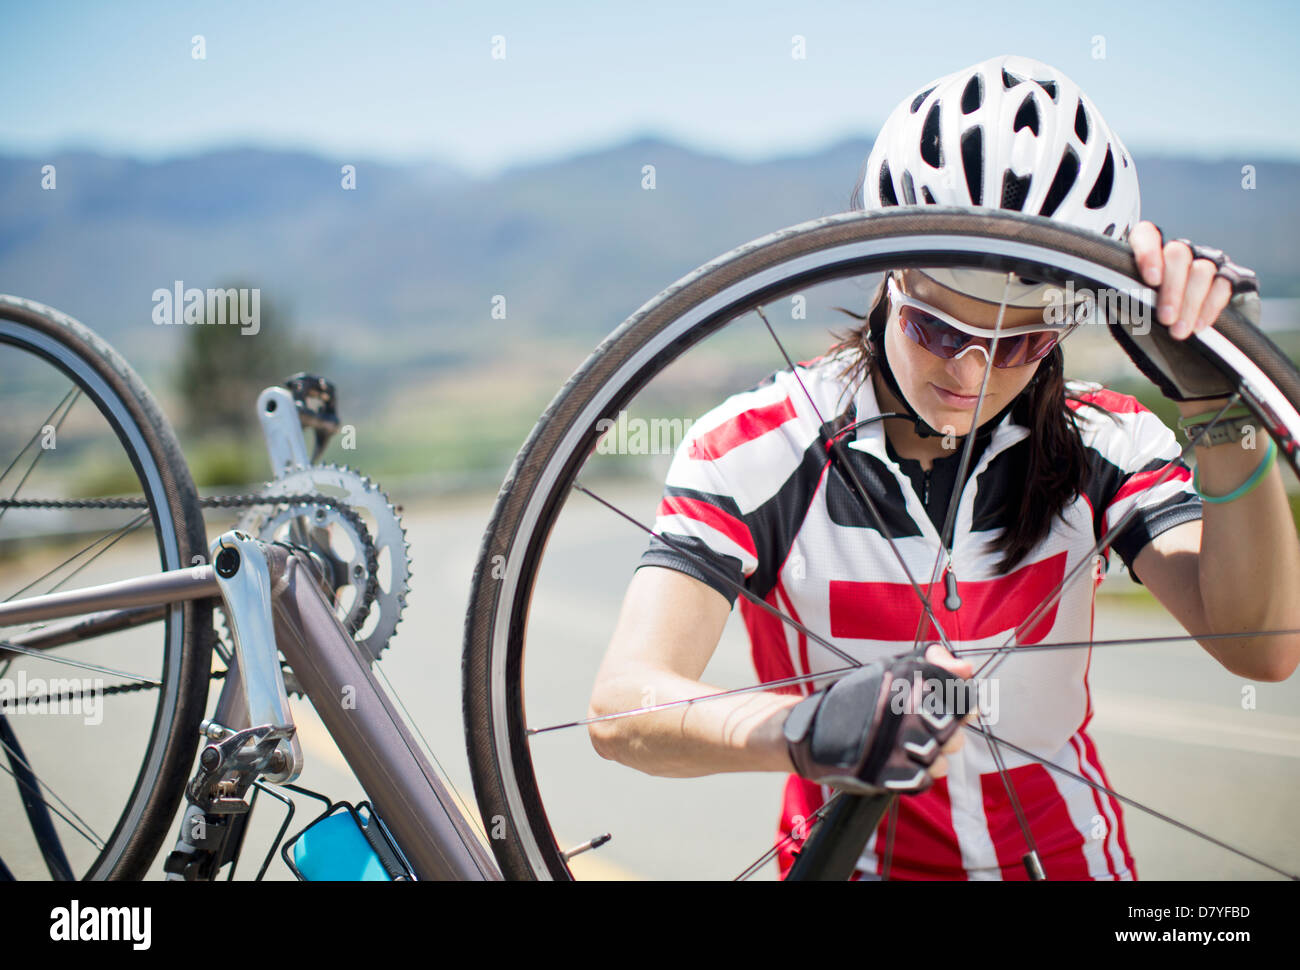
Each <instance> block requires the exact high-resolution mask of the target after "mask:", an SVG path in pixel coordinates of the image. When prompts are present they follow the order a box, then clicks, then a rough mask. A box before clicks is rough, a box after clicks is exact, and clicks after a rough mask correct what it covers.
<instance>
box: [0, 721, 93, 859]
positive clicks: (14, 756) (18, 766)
mask: <svg viewBox="0 0 1300 970" xmlns="http://www.w3.org/2000/svg"><path fill="white" fill-rule="evenodd" d="M5 720H6V721H7V720H8V719H7V718H6V719H5ZM14 740H15V741H16V740H17V739H16V738H15V739H14ZM0 747H3V748H4V749H5V753H6V754H7V755H8V757H9V763H10V764H11V765H14V768H13V770H11V769H9V768H6V767H5V766H4V765H0V769H2V770H3V771H5V772H6V773H7V774H8V775H9V776H10V777H11V778H13V779H14V780H15V781H16V782H18V785H19V787H21V788H23V789H24V790H25V791H27V792H28V793H29V794H30V795H31V796H32V797H33V798H36V799H38V800H39V801H40V802H41V803H42V804H44V805H45V807H46V808H48V809H49V810H50V811H51V812H53V813H54V814H55V815H57V816H59V818H61V819H63V820H64V821H65V822H67V823H68V824H69V825H70V826H72V830H73V831H74V832H76V833H77V834H78V835H80V836H81V837H82V838H83V839H85V840H86V841H87V842H89V843H90V844H91V845H93V846H94V847H95V848H97V849H103V848H104V840H103V839H102V838H100V837H99V835H98V834H96V832H95V830H94V829H93V828H91V826H90V823H88V822H87V821H86V820H85V819H83V818H82V817H81V816H80V815H79V814H78V813H77V812H75V811H73V810H72V808H71V806H69V805H68V803H67V802H65V801H64V800H63V799H62V798H60V797H59V796H58V794H57V793H56V792H55V791H54V789H53V788H51V787H50V786H49V785H48V784H46V782H44V781H43V780H41V778H40V776H39V775H37V774H36V772H35V771H33V770H32V766H31V764H30V763H28V761H27V759H26V758H25V757H23V753H22V751H21V750H20V749H18V750H16V745H11V744H10V743H9V742H8V741H7V740H6V739H5V738H4V737H0ZM19 771H22V772H23V774H24V775H25V776H27V777H30V778H31V779H32V781H30V782H29V781H26V780H25V778H20V777H19V775H18V772H19ZM41 788H43V789H45V790H46V791H48V792H49V793H50V796H51V797H52V798H53V799H54V801H56V802H58V803H59V805H61V806H63V808H64V809H66V810H67V811H66V813H65V812H63V811H60V810H59V808H57V807H56V806H55V805H53V804H52V803H51V802H50V801H49V800H48V799H46V798H45V796H44V795H42V794H41V793H40V789H41ZM69 816H71V817H69ZM74 819H75V821H74Z"/></svg>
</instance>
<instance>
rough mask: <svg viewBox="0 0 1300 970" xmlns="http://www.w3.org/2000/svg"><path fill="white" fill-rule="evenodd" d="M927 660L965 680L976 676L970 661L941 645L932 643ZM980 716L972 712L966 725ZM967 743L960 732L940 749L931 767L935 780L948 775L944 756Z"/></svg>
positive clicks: (963, 733)
mask: <svg viewBox="0 0 1300 970" xmlns="http://www.w3.org/2000/svg"><path fill="white" fill-rule="evenodd" d="M925 659H926V660H928V661H930V663H932V664H934V665H935V666H936V667H942V668H943V669H944V670H946V671H948V673H950V674H956V675H957V676H958V677H961V678H963V679H969V678H970V677H972V676H973V675H974V670H973V668H972V667H971V665H970V662H969V661H967V660H958V659H957V658H956V657H954V656H953V655H952V654H951V653H949V652H948V651H947V650H946V649H945V648H944V647H943V645H942V644H939V643H932V644H930V646H929V647H927V648H926V651H925ZM978 716H979V715H978V713H977V712H976V711H971V712H970V713H969V714H967V715H966V718H965V720H966V723H967V724H973V723H975V721H976V719H977V718H978ZM965 743H966V732H965V731H958V732H957V733H956V734H954V735H953V736H952V737H951V738H949V739H948V743H947V744H945V745H944V746H943V747H942V748H940V749H939V751H940V754H939V757H937V758H935V759H934V764H933V765H931V766H930V775H931V776H932V777H934V778H942V777H943V776H944V775H946V774H948V759H947V758H946V757H944V755H949V754H956V753H957V752H958V751H960V750H961V749H962V746H963V745H964V744H965Z"/></svg>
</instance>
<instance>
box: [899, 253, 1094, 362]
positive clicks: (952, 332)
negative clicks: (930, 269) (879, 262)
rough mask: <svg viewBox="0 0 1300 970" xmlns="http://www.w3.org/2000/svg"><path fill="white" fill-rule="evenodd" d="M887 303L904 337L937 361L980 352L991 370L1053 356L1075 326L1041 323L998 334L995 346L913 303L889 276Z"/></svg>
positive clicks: (936, 311) (964, 326) (980, 330)
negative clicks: (895, 311)
mask: <svg viewBox="0 0 1300 970" xmlns="http://www.w3.org/2000/svg"><path fill="white" fill-rule="evenodd" d="M887 285H888V290H889V302H890V304H891V305H892V306H896V307H898V322H899V326H901V327H902V329H903V333H905V334H907V336H908V337H910V338H911V339H912V340H913V341H914V342H916V343H918V344H920V345H921V346H922V347H924V348H925V349H926V350H928V351H929V352H930V353H932V354H934V355H935V356H936V357H942V358H943V359H944V360H952V359H953V358H954V357H960V356H961V355H962V354H964V353H966V352H967V351H969V350H982V351H983V352H984V356H985V357H990V356H991V357H992V358H993V366H994V367H1023V366H1024V365H1025V364H1032V363H1034V361H1037V360H1042V359H1043V358H1044V357H1046V356H1047V355H1048V354H1050V353H1051V352H1052V348H1053V347H1055V346H1056V345H1057V344H1058V343H1060V342H1061V340H1062V338H1064V337H1065V336H1066V334H1068V333H1070V331H1072V330H1073V329H1074V328H1075V327H1077V326H1078V323H1070V324H1066V325H1064V326H1051V325H1047V324H1041V323H1030V324H1025V325H1024V326H1021V327H1006V328H1004V329H1002V330H1000V331H999V332H998V333H999V336H998V340H997V344H996V346H994V343H993V338H991V337H987V336H984V335H985V334H987V333H989V331H988V330H986V329H983V328H980V327H972V326H971V325H970V324H967V323H962V322H961V321H960V320H958V319H956V318H955V317H952V316H949V315H948V314H946V313H944V312H943V311H942V310H940V309H937V308H936V307H932V306H930V305H929V304H928V303H922V302H921V301H920V300H916V299H913V298H912V297H910V296H908V295H907V294H906V293H904V292H903V291H902V290H901V289H899V287H898V284H897V283H896V282H894V277H893V276H892V275H891V276H890V277H889V280H888V284H887Z"/></svg>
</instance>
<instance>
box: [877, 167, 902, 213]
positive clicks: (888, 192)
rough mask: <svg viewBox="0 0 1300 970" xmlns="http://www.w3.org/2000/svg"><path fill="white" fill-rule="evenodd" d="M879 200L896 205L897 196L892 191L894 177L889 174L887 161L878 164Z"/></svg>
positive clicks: (885, 203)
mask: <svg viewBox="0 0 1300 970" xmlns="http://www.w3.org/2000/svg"><path fill="white" fill-rule="evenodd" d="M880 201H881V202H882V203H883V204H884V205H898V196H897V195H896V194H895V193H894V179H893V177H892V176H891V175H890V174H889V163H888V162H884V163H882V164H881V166H880Z"/></svg>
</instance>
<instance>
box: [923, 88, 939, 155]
mask: <svg viewBox="0 0 1300 970" xmlns="http://www.w3.org/2000/svg"><path fill="white" fill-rule="evenodd" d="M921 158H923V159H924V160H925V163H926V164H927V165H929V166H930V167H931V168H942V167H943V148H942V146H941V145H940V144H939V102H938V101H936V102H935V103H934V104H932V105H930V110H929V112H928V113H927V114H926V116H925V124H924V125H923V126H922V127H921Z"/></svg>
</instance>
